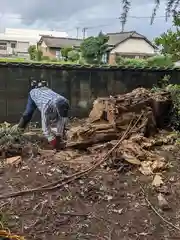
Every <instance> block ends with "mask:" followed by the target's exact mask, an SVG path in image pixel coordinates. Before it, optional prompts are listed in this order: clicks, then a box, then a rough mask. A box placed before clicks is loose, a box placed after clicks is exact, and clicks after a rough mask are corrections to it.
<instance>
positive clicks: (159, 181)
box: [152, 174, 163, 187]
mask: <svg viewBox="0 0 180 240" xmlns="http://www.w3.org/2000/svg"><path fill="white" fill-rule="evenodd" d="M162 184H163V180H162V177H161V176H160V175H159V174H156V175H155V177H154V180H153V182H152V185H153V186H155V187H160V186H161V185H162Z"/></svg>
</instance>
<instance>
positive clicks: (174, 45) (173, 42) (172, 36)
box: [154, 13, 180, 61]
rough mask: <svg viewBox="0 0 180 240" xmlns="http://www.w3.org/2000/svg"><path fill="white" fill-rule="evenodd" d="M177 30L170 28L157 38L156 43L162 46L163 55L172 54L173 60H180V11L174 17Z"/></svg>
mask: <svg viewBox="0 0 180 240" xmlns="http://www.w3.org/2000/svg"><path fill="white" fill-rule="evenodd" d="M173 26H174V27H175V28H176V30H175V31H172V30H171V29H169V30H168V31H167V32H166V33H163V34H161V35H160V37H157V38H155V40H154V41H155V44H156V45H157V46H159V47H160V50H161V53H162V54H163V55H171V56H172V60H173V61H177V60H180V13H178V14H176V15H175V16H174V18H173Z"/></svg>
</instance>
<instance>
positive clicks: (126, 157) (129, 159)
mask: <svg viewBox="0 0 180 240" xmlns="http://www.w3.org/2000/svg"><path fill="white" fill-rule="evenodd" d="M123 158H124V160H126V161H127V162H129V163H131V164H135V165H141V162H140V161H139V160H138V159H137V158H135V157H133V156H131V155H128V154H125V153H124V154H123Z"/></svg>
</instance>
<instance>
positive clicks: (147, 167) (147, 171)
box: [139, 161, 153, 176]
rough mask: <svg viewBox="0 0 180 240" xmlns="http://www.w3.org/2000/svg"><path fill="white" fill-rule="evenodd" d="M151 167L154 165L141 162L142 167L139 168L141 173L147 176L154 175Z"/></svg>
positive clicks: (148, 162)
mask: <svg viewBox="0 0 180 240" xmlns="http://www.w3.org/2000/svg"><path fill="white" fill-rule="evenodd" d="M151 165H152V162H151V161H147V162H145V161H144V162H141V167H140V168H139V171H140V172H141V173H142V174H144V175H146V176H148V175H151V174H152V173H153V172H152V168H151Z"/></svg>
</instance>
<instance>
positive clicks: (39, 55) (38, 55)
mask: <svg viewBox="0 0 180 240" xmlns="http://www.w3.org/2000/svg"><path fill="white" fill-rule="evenodd" d="M42 59H43V52H42V51H41V50H40V49H38V50H37V51H36V60H37V61H42Z"/></svg>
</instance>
